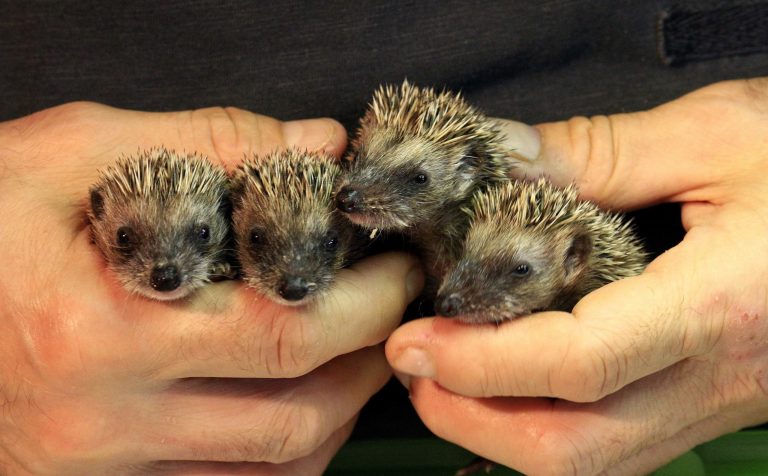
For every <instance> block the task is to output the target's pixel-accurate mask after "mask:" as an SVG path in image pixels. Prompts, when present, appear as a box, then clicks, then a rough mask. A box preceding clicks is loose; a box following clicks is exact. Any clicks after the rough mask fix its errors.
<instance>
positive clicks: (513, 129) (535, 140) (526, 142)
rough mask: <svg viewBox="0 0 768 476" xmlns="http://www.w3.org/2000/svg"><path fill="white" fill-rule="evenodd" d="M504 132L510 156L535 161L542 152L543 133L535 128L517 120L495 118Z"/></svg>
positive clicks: (505, 143)
mask: <svg viewBox="0 0 768 476" xmlns="http://www.w3.org/2000/svg"><path fill="white" fill-rule="evenodd" d="M493 120H495V121H496V122H497V123H498V124H499V127H501V130H502V132H503V133H504V136H505V137H504V145H505V146H506V147H507V149H509V154H510V156H512V157H513V158H514V157H517V158H520V159H522V160H525V161H528V162H533V161H535V160H536V159H538V158H539V153H540V152H541V134H539V131H538V130H536V129H535V128H533V127H531V126H529V125H528V124H524V123H522V122H517V121H508V120H506V119H498V118H493Z"/></svg>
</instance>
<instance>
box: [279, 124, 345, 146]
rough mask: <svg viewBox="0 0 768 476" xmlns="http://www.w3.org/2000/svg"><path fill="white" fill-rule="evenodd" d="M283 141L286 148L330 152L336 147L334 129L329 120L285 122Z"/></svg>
mask: <svg viewBox="0 0 768 476" xmlns="http://www.w3.org/2000/svg"><path fill="white" fill-rule="evenodd" d="M283 139H284V140H285V143H286V144H287V145H288V146H294V145H296V146H299V147H301V148H306V149H308V150H310V151H321V150H322V151H326V152H332V151H333V150H335V145H336V143H335V140H336V128H335V127H334V125H333V122H331V121H330V120H329V119H302V120H299V121H287V122H284V123H283Z"/></svg>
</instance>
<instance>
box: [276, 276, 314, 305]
mask: <svg viewBox="0 0 768 476" xmlns="http://www.w3.org/2000/svg"><path fill="white" fill-rule="evenodd" d="M310 288H311V286H310V284H309V282H308V281H307V280H306V279H304V278H302V277H300V276H287V277H286V278H285V279H284V280H283V281H282V283H280V285H279V286H278V289H277V292H278V294H280V296H281V297H282V298H283V299H285V300H287V301H300V300H302V299H304V297H305V296H306V295H307V294H308V293H309V291H310Z"/></svg>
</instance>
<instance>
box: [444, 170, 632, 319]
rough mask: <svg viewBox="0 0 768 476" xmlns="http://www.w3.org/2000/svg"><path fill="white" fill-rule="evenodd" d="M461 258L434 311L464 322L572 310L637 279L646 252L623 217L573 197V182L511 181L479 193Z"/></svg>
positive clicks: (471, 210) (470, 210) (449, 274)
mask: <svg viewBox="0 0 768 476" xmlns="http://www.w3.org/2000/svg"><path fill="white" fill-rule="evenodd" d="M465 212H466V213H467V214H468V216H469V217H470V226H469V230H468V232H467V235H466V238H465V241H464V244H463V251H462V253H461V257H460V259H458V260H457V261H456V262H455V264H453V265H452V266H451V268H450V270H449V271H448V272H447V273H446V276H445V277H444V279H443V281H442V283H441V285H440V288H439V290H438V293H437V297H436V299H435V310H436V312H437V313H438V314H439V315H442V316H445V317H454V316H455V317H457V318H458V319H459V320H460V321H463V322H467V323H488V322H495V323H498V322H502V321H504V320H508V319H513V318H516V317H519V316H523V315H527V314H530V313H533V312H537V311H545V310H561V311H570V310H571V309H573V306H574V305H575V304H576V302H578V301H579V300H580V299H581V298H582V297H583V296H584V295H586V294H587V293H589V292H591V291H593V290H595V289H597V288H599V287H600V286H603V285H605V284H607V283H610V282H612V281H616V280H618V279H622V278H625V277H630V276H635V275H638V274H640V273H641V272H642V271H643V269H644V268H645V266H646V264H647V255H646V253H645V251H644V250H643V246H642V243H641V242H640V240H639V239H638V238H637V236H636V235H635V233H634V231H633V228H632V224H631V222H630V221H629V220H626V219H625V218H624V217H623V216H622V215H620V214H617V213H612V212H608V211H605V210H601V209H600V208H598V207H597V205H595V204H594V203H591V202H588V201H582V200H579V198H578V190H577V188H576V187H575V186H573V185H571V186H568V187H566V188H557V187H555V186H553V185H552V184H551V183H549V182H548V181H547V180H546V179H543V178H542V179H538V180H536V181H533V182H523V181H510V182H507V183H503V184H498V185H497V186H494V187H490V188H489V189H488V190H486V191H481V192H478V193H477V194H476V195H475V196H474V197H473V200H472V204H471V206H470V207H466V208H465Z"/></svg>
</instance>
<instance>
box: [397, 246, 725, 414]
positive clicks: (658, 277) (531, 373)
mask: <svg viewBox="0 0 768 476" xmlns="http://www.w3.org/2000/svg"><path fill="white" fill-rule="evenodd" d="M687 240H688V241H695V238H693V237H691V238H687ZM707 246H711V245H707ZM694 249H695V248H694ZM697 255H698V253H697V252H695V251H691V250H689V249H688V248H687V247H678V248H675V249H673V250H670V251H669V252H667V253H666V254H665V255H663V256H662V257H660V258H659V259H658V260H657V261H656V262H655V263H654V264H653V265H652V266H651V267H649V269H648V270H647V271H646V272H645V273H644V274H642V275H640V276H637V277H633V278H629V279H624V280H621V281H618V282H615V283H612V284H610V285H608V286H605V287H603V288H601V289H598V290H597V291H595V292H593V293H591V294H590V295H588V296H586V297H585V298H584V299H583V300H582V301H581V302H580V303H579V304H578V305H577V306H576V308H575V309H574V310H573V314H572V315H571V314H566V313H560V312H548V313H541V314H537V315H535V316H533V317H524V318H520V319H517V320H513V321H510V322H506V323H504V324H501V325H499V326H498V327H497V326H491V325H488V326H470V325H463V324H460V323H457V322H455V321H451V320H446V319H441V318H438V319H425V320H417V321H412V322H409V323H407V324H405V325H403V326H402V327H400V328H399V329H397V330H396V331H395V332H394V333H393V335H392V336H391V337H390V338H389V340H388V342H387V347H386V350H387V358H388V360H389V361H390V363H391V365H392V366H393V367H394V369H395V370H397V371H398V372H401V373H405V374H409V375H415V376H419V377H428V378H431V379H434V380H436V381H437V382H438V383H439V384H440V385H441V386H443V387H445V388H447V389H449V390H452V391H454V392H456V393H460V394H463V395H468V396H497V395H501V396H504V395H514V396H553V397H559V398H565V399H568V400H572V401H594V400H597V399H600V398H602V397H603V396H605V395H607V394H610V393H613V392H615V391H616V390H618V389H620V388H622V387H623V386H625V385H626V384H628V383H630V382H633V381H635V380H637V379H639V378H642V377H644V376H646V375H649V374H652V373H654V372H656V371H658V370H661V369H663V368H666V367H668V366H670V365H672V364H674V363H676V362H678V361H680V360H682V359H684V358H687V357H690V356H693V355H700V354H703V353H705V352H708V351H709V350H711V349H712V347H713V346H714V345H715V343H716V342H717V339H718V338H719V335H720V334H719V332H720V330H721V329H722V325H721V324H719V323H718V322H719V320H720V319H722V318H723V315H722V309H725V307H724V306H727V304H726V302H725V301H727V299H724V298H723V299H721V300H720V301H718V299H720V297H718V296H717V295H715V296H713V295H710V294H709V293H708V291H707V290H708V289H718V288H717V287H715V286H717V283H714V282H713V283H711V285H712V287H710V286H709V283H707V284H704V283H697V284H696V285H695V286H694V284H692V283H691V282H690V281H689V280H688V279H687V276H690V273H691V271H690V270H689V271H688V272H687V273H680V272H679V271H678V270H679V269H684V268H683V267H682V266H680V265H679V263H683V262H697V261H698V262H699V263H700V264H701V266H702V271H694V272H693V275H694V276H699V275H700V273H703V272H704V271H703V270H706V268H707V266H708V265H707V264H706V263H705V262H703V261H702V259H701V257H700V256H698V257H697ZM728 268H729V270H730V269H731V267H730V265H729V266H728ZM719 276H720V277H722V276H723V275H722V274H721V275H719ZM720 289H722V287H720ZM705 306H708V307H707V309H708V311H707V312H703V310H704V308H705ZM718 309H720V310H721V311H718ZM702 316H708V317H707V318H706V319H705V318H703V317H702ZM531 356H536V358H535V359H533V358H531Z"/></svg>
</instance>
